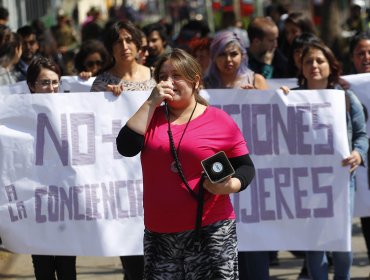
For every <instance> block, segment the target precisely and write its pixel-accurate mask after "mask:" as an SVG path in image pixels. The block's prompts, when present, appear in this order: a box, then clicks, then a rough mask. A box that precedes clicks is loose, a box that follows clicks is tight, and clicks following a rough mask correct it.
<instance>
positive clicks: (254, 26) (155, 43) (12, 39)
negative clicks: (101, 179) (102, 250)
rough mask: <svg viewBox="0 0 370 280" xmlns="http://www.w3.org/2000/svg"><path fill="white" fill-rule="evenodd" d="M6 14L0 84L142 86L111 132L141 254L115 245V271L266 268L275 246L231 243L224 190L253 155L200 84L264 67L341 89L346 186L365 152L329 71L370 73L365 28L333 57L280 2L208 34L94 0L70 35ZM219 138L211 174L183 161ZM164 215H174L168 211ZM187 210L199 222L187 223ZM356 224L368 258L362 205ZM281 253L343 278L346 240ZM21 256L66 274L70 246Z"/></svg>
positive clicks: (260, 77)
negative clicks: (115, 13) (221, 172)
mask: <svg viewBox="0 0 370 280" xmlns="http://www.w3.org/2000/svg"><path fill="white" fill-rule="evenodd" d="M8 17H9V14H8V13H7V10H6V9H5V8H3V7H0V85H9V84H14V83H16V82H19V81H26V82H27V85H28V87H29V89H30V92H31V93H55V92H58V89H59V86H60V78H61V76H68V75H77V76H79V77H80V79H89V78H91V77H95V80H94V82H93V84H92V87H91V92H97V91H109V92H112V93H113V94H114V95H116V96H119V95H120V94H121V93H122V92H124V91H135V90H145V91H150V92H151V94H150V96H149V98H148V100H147V101H146V102H145V103H144V104H143V105H142V106H141V107H140V109H139V110H138V111H137V112H136V113H135V114H134V115H133V116H132V117H131V118H130V119H129V120H128V122H127V123H126V125H125V126H124V127H123V128H122V130H121V131H120V133H119V135H118V137H117V149H118V151H119V152H120V153H121V154H122V155H124V156H128V157H130V156H133V155H136V154H138V153H139V152H141V162H142V168H143V178H144V193H145V196H144V207H145V212H144V223H145V233H144V255H143V256H121V261H122V266H123V268H124V269H123V270H124V275H125V276H124V279H125V280H139V279H241V280H246V279H248V280H255V279H258V280H268V279H269V266H270V265H273V264H274V265H276V264H278V254H277V252H266V251H260V252H238V251H237V246H236V244H237V239H236V223H235V213H234V210H233V207H232V205H231V202H230V199H229V194H231V193H236V192H239V191H242V190H244V189H245V188H246V187H247V186H248V185H249V184H250V182H251V180H252V179H253V177H254V165H253V162H252V158H253V156H249V151H248V147H247V144H246V142H245V140H244V137H243V135H242V133H241V131H240V130H239V128H238V127H237V125H236V124H235V123H234V121H233V120H232V119H231V118H230V117H229V116H228V115H227V114H226V113H224V112H223V111H221V110H219V109H216V108H214V107H212V106H210V105H209V104H208V103H207V101H206V100H204V99H203V98H202V97H201V96H200V95H199V90H200V89H202V88H205V89H244V90H248V89H260V90H265V89H268V83H267V80H268V79H272V78H297V81H298V84H297V88H293V89H287V88H284V87H283V89H284V91H285V92H286V94H287V95H288V96H289V95H291V94H294V90H296V89H308V90H309V89H338V88H341V89H344V90H345V93H346V100H348V102H346V103H347V104H348V108H346V112H347V123H346V125H347V128H348V140H349V146H350V148H351V154H350V156H349V157H348V158H345V159H343V162H342V165H344V166H349V167H350V170H351V174H352V176H351V184H350V190H351V192H353V191H354V188H355V187H354V175H355V170H356V169H357V167H358V166H360V165H365V166H366V165H367V164H368V163H367V153H368V144H369V140H368V136H367V133H366V118H365V117H366V116H367V112H366V111H365V109H364V108H363V106H362V105H361V103H360V102H359V100H358V99H357V97H356V93H355V92H353V91H352V90H351V89H350V88H349V86H348V84H347V83H346V82H345V81H343V80H342V79H341V78H340V75H342V74H357V73H370V31H369V30H366V29H365V30H359V31H360V32H359V33H357V34H355V35H354V36H352V37H351V40H350V44H349V57H350V58H351V62H352V63H351V67H350V68H347V69H343V67H342V64H341V63H340V61H338V59H337V58H336V56H335V53H334V52H333V51H332V50H331V46H327V45H326V44H325V43H324V41H323V40H322V38H321V37H320V36H319V32H318V31H317V30H316V29H317V28H316V27H315V25H314V24H313V21H312V19H311V18H310V17H309V16H308V15H307V14H305V13H303V12H297V11H287V12H286V14H285V15H284V20H282V17H277V18H274V17H272V16H259V17H255V18H253V19H251V21H250V22H249V24H248V26H246V27H245V28H243V27H240V25H237V20H236V17H235V14H233V13H230V12H228V13H227V14H226V13H225V15H224V20H225V22H224V24H223V25H222V29H221V30H219V31H217V32H216V33H215V34H211V33H210V32H209V28H208V27H207V26H206V24H205V23H204V22H201V21H199V22H198V21H189V22H188V23H187V24H185V25H184V26H183V28H182V30H181V31H180V35H179V37H178V38H177V39H176V40H173V38H172V36H171V31H170V29H171V28H170V26H169V25H168V24H165V23H164V22H162V21H159V22H155V23H150V24H147V25H145V26H140V25H139V24H138V23H135V22H132V20H133V19H131V21H130V20H118V19H114V18H110V19H109V21H107V22H104V21H102V19H101V17H100V14H99V13H97V11H96V10H92V11H91V12H90V14H89V15H88V19H87V20H86V21H85V22H84V23H83V24H82V26H81V30H80V32H81V34H80V35H79V34H78V32H76V30H75V29H74V27H73V24H71V22H70V19H69V18H68V17H67V16H66V15H64V14H61V15H58V17H57V24H56V25H55V26H52V27H50V28H46V27H45V26H44V25H43V23H42V22H41V21H39V20H35V21H33V22H32V23H31V24H29V25H25V26H22V27H20V28H19V29H18V30H17V31H12V30H11V29H10V28H9V27H8V26H7V18H8ZM226 21H227V22H226ZM282 86H283V85H282ZM161 104H165V105H162V106H161ZM217 127H218V128H220V127H222V130H221V132H220V133H219V134H220V135H217V137H215V136H214V135H209V133H207V131H212V128H214V129H216V128H217ZM167 131H170V132H171V133H169V139H168V138H167ZM218 131H219V130H218ZM161 141H162V142H163V143H162V142H161ZM168 141H169V143H170V145H168ZM127 143H130V144H129V145H128V144H127ZM205 143H206V144H205ZM204 146H206V148H202V149H201V148H199V147H204ZM197 147H198V148H199V149H197ZM219 150H223V151H225V152H226V155H227V157H228V158H229V160H230V162H231V164H232V166H233V167H234V169H235V174H234V175H233V176H230V177H228V178H227V179H226V180H224V181H222V182H217V183H212V182H211V181H210V180H209V179H208V178H206V177H204V176H203V173H202V170H201V168H200V167H199V165H197V164H194V163H195V162H199V161H200V160H201V159H203V158H206V157H209V156H211V155H212V154H213V153H215V152H216V151H219ZM153 158H161V161H160V162H156V163H155V164H156V165H158V164H159V165H163V166H160V168H156V169H155V170H163V171H162V172H158V171H156V172H153V171H152V170H153V169H152V168H151V167H152V165H153V164H154V163H153V162H152V159H153ZM164 177H165V178H167V180H166V182H164V181H163V178H164ZM184 190H185V192H184ZM163 193H165V194H166V195H162V194H163ZM168 197H171V199H170V200H172V199H175V198H176V199H175V200H176V202H177V205H174V204H173V203H172V202H169V199H168ZM204 197H206V198H204ZM352 204H353V202H351V207H352V206H353V205H352ZM169 209H170V211H169ZM199 209H201V211H200V214H199ZM174 215H176V217H181V218H177V219H176V221H174V220H173V218H172V217H174ZM197 215H200V217H198V216H197ZM369 216H370V215H369ZM195 217H197V221H199V220H200V223H199V222H197V223H195V224H194V221H195V220H196V219H195ZM361 224H362V229H363V233H364V237H365V241H366V245H367V251H368V252H369V253H368V255H369V260H370V217H369V218H367V217H365V218H362V219H361ZM199 246H200V248H201V250H198V248H199ZM225 252H227V253H225ZM293 253H294V254H296V255H297V256H299V257H302V258H304V259H305V261H304V262H303V267H302V272H301V274H300V275H299V276H298V275H297V277H299V279H313V280H326V279H328V257H329V256H330V258H331V259H332V260H333V263H334V274H335V277H336V278H335V279H348V280H349V279H350V267H351V263H352V255H351V252H324V251H310V252H293ZM212 256H214V257H212ZM32 259H33V264H34V271H35V276H36V279H55V278H54V277H55V276H54V275H55V274H56V275H57V279H59V280H61V279H68V280H73V279H76V278H77V275H76V269H75V264H76V257H73V256H68V257H65V256H37V255H34V256H32Z"/></svg>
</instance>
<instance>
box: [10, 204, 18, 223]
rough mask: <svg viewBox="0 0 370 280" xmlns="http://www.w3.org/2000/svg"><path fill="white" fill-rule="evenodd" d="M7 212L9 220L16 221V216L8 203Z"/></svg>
mask: <svg viewBox="0 0 370 280" xmlns="http://www.w3.org/2000/svg"><path fill="white" fill-rule="evenodd" d="M8 212H9V217H10V221H11V222H16V221H18V216H17V215H15V214H14V212H13V208H12V207H11V206H10V205H8Z"/></svg>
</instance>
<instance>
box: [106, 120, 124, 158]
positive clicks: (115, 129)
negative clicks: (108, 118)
mask: <svg viewBox="0 0 370 280" xmlns="http://www.w3.org/2000/svg"><path fill="white" fill-rule="evenodd" d="M121 127H122V122H121V120H112V134H103V136H102V142H103V143H112V149H113V158H114V159H120V158H122V156H121V155H120V153H119V152H118V151H117V145H116V138H117V135H118V133H119V131H120V129H121Z"/></svg>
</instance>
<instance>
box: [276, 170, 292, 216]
mask: <svg viewBox="0 0 370 280" xmlns="http://www.w3.org/2000/svg"><path fill="white" fill-rule="evenodd" d="M274 185H275V193H276V215H277V218H278V219H279V220H281V219H282V218H283V215H282V212H283V209H284V212H285V214H286V215H287V217H288V218H289V219H293V218H294V215H293V213H292V211H291V210H290V208H289V204H288V203H287V201H286V200H285V197H284V194H283V188H290V187H291V180H290V168H288V167H286V168H275V169H274Z"/></svg>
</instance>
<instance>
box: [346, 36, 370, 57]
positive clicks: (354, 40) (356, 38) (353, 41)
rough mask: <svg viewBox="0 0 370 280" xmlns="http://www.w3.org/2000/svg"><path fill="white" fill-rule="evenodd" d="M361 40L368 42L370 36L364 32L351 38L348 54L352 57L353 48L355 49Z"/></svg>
mask: <svg viewBox="0 0 370 280" xmlns="http://www.w3.org/2000/svg"><path fill="white" fill-rule="evenodd" d="M362 40H365V41H370V35H369V34H367V33H366V32H361V33H357V34H356V35H355V36H353V37H352V39H351V42H350V43H349V53H350V55H353V52H354V50H355V48H356V47H357V45H358V43H359V42H360V41H362Z"/></svg>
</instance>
